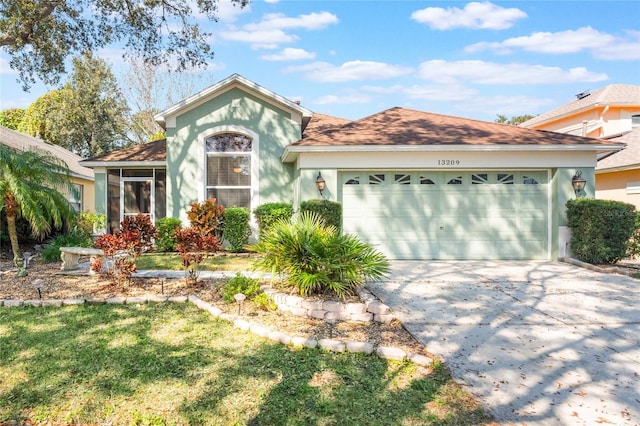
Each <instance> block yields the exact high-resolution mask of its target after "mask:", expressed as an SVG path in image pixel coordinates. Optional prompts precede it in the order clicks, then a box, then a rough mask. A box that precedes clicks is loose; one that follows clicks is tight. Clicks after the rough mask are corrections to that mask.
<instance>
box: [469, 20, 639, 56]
mask: <svg viewBox="0 0 640 426" xmlns="http://www.w3.org/2000/svg"><path fill="white" fill-rule="evenodd" d="M515 49H522V50H525V51H527V52H535V53H547V54H566V53H576V52H580V51H583V50H586V51H591V52H592V54H593V55H594V56H595V57H596V58H598V59H605V60H634V59H638V58H640V32H638V31H629V32H628V33H627V37H615V36H613V35H611V34H608V33H604V32H601V31H598V30H595V29H593V28H591V27H583V28H579V29H577V30H567V31H559V32H555V33H551V32H537V33H533V34H531V35H529V36H522V37H512V38H508V39H506V40H504V41H502V42H492V43H490V42H480V43H475V44H472V45H469V46H467V47H466V48H465V51H466V52H468V53H476V52H481V51H485V50H493V51H495V52H496V53H500V54H506V53H511V52H513V51H514V50H515Z"/></svg>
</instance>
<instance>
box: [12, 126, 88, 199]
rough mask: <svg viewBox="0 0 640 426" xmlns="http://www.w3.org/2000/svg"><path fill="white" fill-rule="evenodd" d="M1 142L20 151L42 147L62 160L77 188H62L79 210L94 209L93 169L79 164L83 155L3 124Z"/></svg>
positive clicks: (41, 148)
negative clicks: (70, 189) (69, 189)
mask: <svg viewBox="0 0 640 426" xmlns="http://www.w3.org/2000/svg"><path fill="white" fill-rule="evenodd" d="M0 143H1V144H3V145H6V146H9V147H11V148H14V149H16V150H18V151H27V150H30V149H40V150H43V151H47V152H49V153H50V154H52V155H53V156H54V157H56V158H58V159H60V160H62V161H63V162H64V163H65V164H66V165H67V168H68V169H69V172H70V178H71V183H72V185H73V186H74V188H75V190H74V191H68V190H67V189H62V191H65V192H66V193H67V196H68V197H69V201H70V202H71V204H72V205H73V206H74V208H75V209H76V210H77V211H79V212H80V211H94V206H95V191H94V177H93V170H91V169H90V168H88V167H84V166H81V165H80V164H79V162H80V161H81V160H82V157H80V156H78V155H76V154H74V153H73V152H71V151H69V150H67V149H64V148H63V147H61V146H59V145H54V144H51V143H49V142H46V141H43V140H42V139H38V138H34V137H32V136H29V135H25V134H24V133H20V132H16V131H15V130H11V129H8V128H6V127H3V126H0Z"/></svg>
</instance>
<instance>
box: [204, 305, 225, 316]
mask: <svg viewBox="0 0 640 426" xmlns="http://www.w3.org/2000/svg"><path fill="white" fill-rule="evenodd" d="M206 311H207V312H209V313H210V314H211V315H213V316H214V317H219V316H220V315H222V313H223V312H222V309H220V308H218V307H216V306H209V307H208V308H207V309H206Z"/></svg>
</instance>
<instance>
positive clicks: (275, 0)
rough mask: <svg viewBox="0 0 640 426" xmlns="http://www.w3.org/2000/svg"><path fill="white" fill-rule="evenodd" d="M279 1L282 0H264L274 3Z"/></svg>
mask: <svg viewBox="0 0 640 426" xmlns="http://www.w3.org/2000/svg"><path fill="white" fill-rule="evenodd" d="M279 1H280V0H264V2H265V3H272V4H275V3H278V2H279Z"/></svg>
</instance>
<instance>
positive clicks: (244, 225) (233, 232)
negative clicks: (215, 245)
mask: <svg viewBox="0 0 640 426" xmlns="http://www.w3.org/2000/svg"><path fill="white" fill-rule="evenodd" d="M249 219H250V214H249V210H248V209H246V208H244V207H229V208H228V209H227V210H225V212H224V239H225V240H227V241H228V242H229V251H231V252H240V251H242V250H243V249H244V246H245V245H246V244H247V243H249V236H250V235H251V228H250V227H249Z"/></svg>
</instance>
